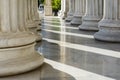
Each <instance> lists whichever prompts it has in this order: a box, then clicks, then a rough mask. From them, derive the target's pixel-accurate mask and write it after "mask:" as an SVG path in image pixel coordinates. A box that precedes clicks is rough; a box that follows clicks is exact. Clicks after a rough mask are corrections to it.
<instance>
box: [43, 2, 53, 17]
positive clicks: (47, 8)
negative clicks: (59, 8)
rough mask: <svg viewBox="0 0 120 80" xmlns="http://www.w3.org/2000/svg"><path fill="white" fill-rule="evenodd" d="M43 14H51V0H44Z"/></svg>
mask: <svg viewBox="0 0 120 80" xmlns="http://www.w3.org/2000/svg"><path fill="white" fill-rule="evenodd" d="M44 11H45V16H52V1H51V0H45V8H44Z"/></svg>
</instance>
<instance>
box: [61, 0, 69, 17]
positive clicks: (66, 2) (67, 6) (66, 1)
mask: <svg viewBox="0 0 120 80" xmlns="http://www.w3.org/2000/svg"><path fill="white" fill-rule="evenodd" d="M64 7H65V10H64V16H63V17H62V18H63V19H65V18H66V17H67V13H68V11H69V0H65V4H64Z"/></svg>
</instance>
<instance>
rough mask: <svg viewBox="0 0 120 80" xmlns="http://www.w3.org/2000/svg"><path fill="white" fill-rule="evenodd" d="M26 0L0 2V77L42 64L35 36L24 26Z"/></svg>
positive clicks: (4, 0)
mask: <svg viewBox="0 0 120 80" xmlns="http://www.w3.org/2000/svg"><path fill="white" fill-rule="evenodd" d="M25 1H26V0H0V19H1V20H0V21H1V22H0V23H1V24H0V76H8V75H14V74H19V73H23V72H26V71H30V70H32V69H35V68H37V67H39V66H40V65H41V64H42V63H43V57H42V56H41V55H39V54H38V53H37V52H36V51H35V50H34V45H35V35H34V34H33V33H31V32H29V31H28V28H27V27H26V26H25V10H24V9H25V5H26V4H25Z"/></svg>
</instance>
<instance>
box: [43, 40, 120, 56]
mask: <svg viewBox="0 0 120 80" xmlns="http://www.w3.org/2000/svg"><path fill="white" fill-rule="evenodd" d="M43 40H46V41H48V42H52V43H56V44H58V45H60V46H64V47H68V48H72V49H77V50H83V51H87V52H92V53H96V54H100V55H106V56H111V57H116V58H120V52H119V51H113V50H106V49H101V48H96V47H91V46H85V45H81V44H73V43H68V42H62V41H58V40H52V39H48V38H43Z"/></svg>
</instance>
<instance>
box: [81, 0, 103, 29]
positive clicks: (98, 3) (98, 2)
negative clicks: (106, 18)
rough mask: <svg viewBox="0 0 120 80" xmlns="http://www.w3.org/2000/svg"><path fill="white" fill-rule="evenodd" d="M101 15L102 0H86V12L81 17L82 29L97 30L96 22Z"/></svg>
mask: <svg viewBox="0 0 120 80" xmlns="http://www.w3.org/2000/svg"><path fill="white" fill-rule="evenodd" d="M102 15H103V0H86V13H85V15H84V17H83V21H82V25H80V26H79V28H80V29H82V30H98V22H99V21H100V20H101V18H102Z"/></svg>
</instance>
